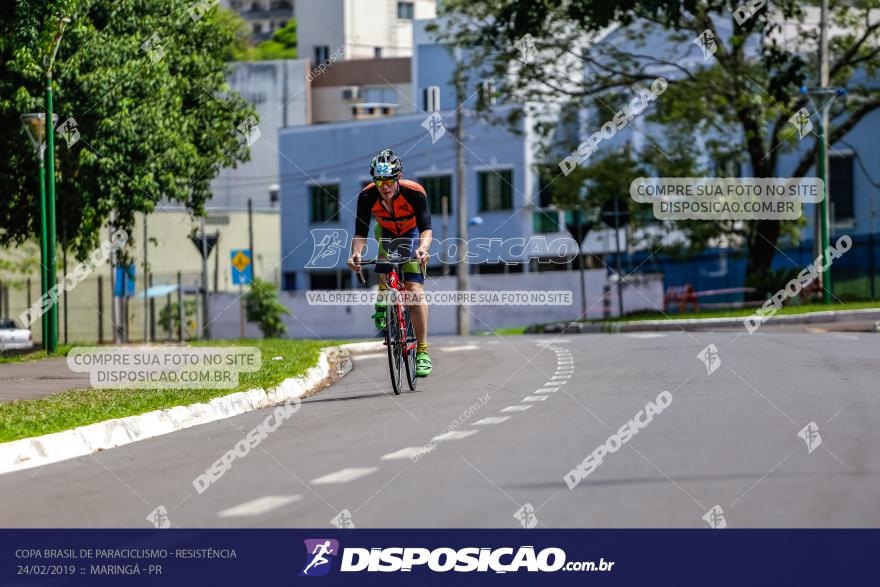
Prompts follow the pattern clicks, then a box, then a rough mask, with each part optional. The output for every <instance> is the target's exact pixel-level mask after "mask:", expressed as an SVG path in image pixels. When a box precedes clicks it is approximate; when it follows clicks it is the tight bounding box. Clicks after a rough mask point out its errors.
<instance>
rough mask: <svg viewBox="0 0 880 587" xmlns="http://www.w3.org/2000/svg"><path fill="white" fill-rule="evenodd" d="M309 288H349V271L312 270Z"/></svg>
mask: <svg viewBox="0 0 880 587" xmlns="http://www.w3.org/2000/svg"><path fill="white" fill-rule="evenodd" d="M309 289H351V271H348V270H347V269H346V270H345V271H341V270H339V271H312V272H311V273H309Z"/></svg>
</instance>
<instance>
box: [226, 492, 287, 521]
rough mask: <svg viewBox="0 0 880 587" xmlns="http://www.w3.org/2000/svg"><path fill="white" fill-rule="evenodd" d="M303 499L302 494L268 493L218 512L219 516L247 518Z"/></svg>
mask: <svg viewBox="0 0 880 587" xmlns="http://www.w3.org/2000/svg"><path fill="white" fill-rule="evenodd" d="M301 499H302V496H301V495H266V496H264V497H258V498H257V499H253V500H251V501H246V502H244V503H242V504H239V505H237V506H235V507H231V508H229V509H225V510H223V511H221V512H218V513H217V517H219V518H246V517H249V516H262V515H263V514H266V513H268V512H271V511H272V510H276V509H278V508H280V507H282V506H285V505H287V504H289V503H293V502H295V501H299V500H301Z"/></svg>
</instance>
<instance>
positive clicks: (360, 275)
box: [355, 257, 425, 285]
mask: <svg viewBox="0 0 880 587" xmlns="http://www.w3.org/2000/svg"><path fill="white" fill-rule="evenodd" d="M410 261H418V257H392V258H390V259H370V260H367V261H359V262H358V266H359V267H362V266H364V265H377V264H379V263H387V264H388V265H403V264H404V263H409V262H410ZM419 271H420V272H421V274H422V277H423V278H424V277H425V268H424V266H422V265H421V264H419ZM355 273H357V276H358V281H360V282H361V285H367V280H366V279H364V272H363V271H355Z"/></svg>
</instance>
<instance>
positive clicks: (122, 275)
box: [113, 265, 137, 298]
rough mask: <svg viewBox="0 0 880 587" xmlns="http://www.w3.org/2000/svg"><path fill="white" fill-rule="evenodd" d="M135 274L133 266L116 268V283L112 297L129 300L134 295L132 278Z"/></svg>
mask: <svg viewBox="0 0 880 587" xmlns="http://www.w3.org/2000/svg"><path fill="white" fill-rule="evenodd" d="M136 272H137V270H136V268H135V266H134V265H128V266H122V265H118V266H117V267H116V281H115V284H114V288H113V295H114V296H116V297H117V298H130V297H131V296H133V295H134V276H135V273H136Z"/></svg>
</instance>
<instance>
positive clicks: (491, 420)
mask: <svg viewBox="0 0 880 587" xmlns="http://www.w3.org/2000/svg"><path fill="white" fill-rule="evenodd" d="M505 420H510V416H490V417H488V418H483V419H482V420H477V421H476V422H474V425H475V426H477V425H482V424H501V423H502V422H504V421H505Z"/></svg>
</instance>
